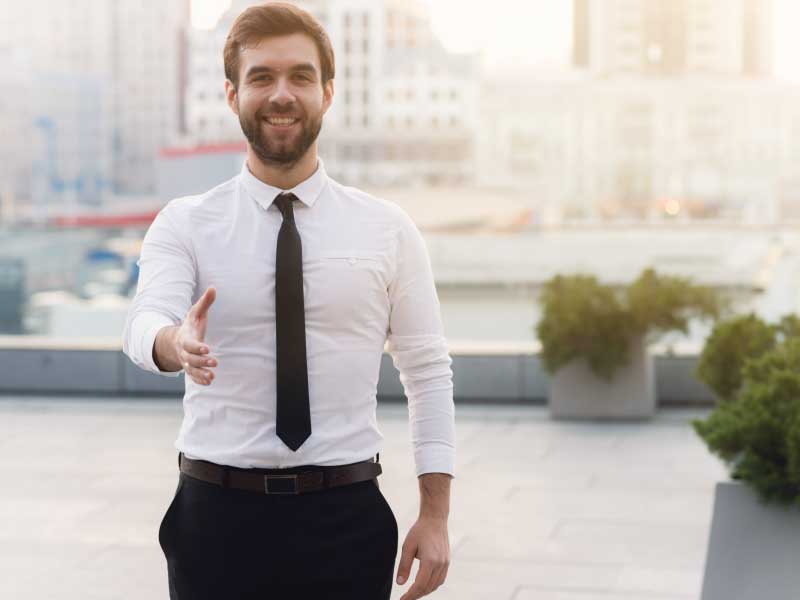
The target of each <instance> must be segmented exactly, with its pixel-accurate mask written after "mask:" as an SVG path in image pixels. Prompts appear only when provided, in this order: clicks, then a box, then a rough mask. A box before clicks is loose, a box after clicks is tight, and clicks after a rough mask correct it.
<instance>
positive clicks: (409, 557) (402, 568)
mask: <svg viewBox="0 0 800 600" xmlns="http://www.w3.org/2000/svg"><path fill="white" fill-rule="evenodd" d="M416 551H417V548H416V546H412V545H411V544H409V543H408V542H406V543H404V544H403V550H402V553H401V554H400V565H399V566H398V567H397V583H399V584H403V583H405V582H406V580H408V575H409V573H411V563H412V562H413V561H414V554H415V553H416Z"/></svg>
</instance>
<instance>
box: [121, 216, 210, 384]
mask: <svg viewBox="0 0 800 600" xmlns="http://www.w3.org/2000/svg"><path fill="white" fill-rule="evenodd" d="M175 208H176V207H175V206H174V205H173V203H170V204H168V205H167V206H165V207H164V208H163V209H161V211H160V212H159V213H158V215H157V216H156V218H155V220H154V221H153V222H152V224H151V225H150V227H149V229H148V230H147V233H146V234H145V236H144V240H143V242H142V249H141V253H140V256H139V260H138V261H137V263H136V264H137V265H139V280H138V282H137V285H136V294H135V295H134V297H133V300H132V301H131V304H130V306H129V307H128V314H127V317H126V320H125V329H124V331H123V334H122V351H123V352H124V353H125V354H126V355H127V356H128V358H130V359H131V361H132V362H133V363H134V364H135V365H136V366H138V367H140V368H142V369H144V370H147V371H151V372H153V373H158V374H160V375H165V376H167V377H178V376H179V375H180V374H181V373H182V372H183V369H181V370H180V371H162V370H160V369H159V368H158V365H156V363H155V360H153V344H154V343H155V339H156V334H158V331H159V330H160V329H162V328H163V327H167V326H171V325H179V324H180V323H181V322H182V321H183V319H184V318H185V317H186V313H187V312H189V308H191V303H192V294H193V293H194V289H195V275H196V268H195V264H196V262H195V258H194V254H193V252H192V251H191V249H190V248H191V246H190V245H188V244H187V243H186V241H184V240H183V239H182V237H183V236H182V235H181V234H180V233H181V232H180V230H179V229H178V228H177V227H176V226H175V224H174V223H173V221H172V218H171V214H174V212H175Z"/></svg>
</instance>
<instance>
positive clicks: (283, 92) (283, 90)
mask: <svg viewBox="0 0 800 600" xmlns="http://www.w3.org/2000/svg"><path fill="white" fill-rule="evenodd" d="M269 100H270V102H272V103H274V104H278V105H281V106H283V105H286V104H291V103H292V102H294V95H293V94H292V92H291V90H290V89H289V84H288V83H287V82H286V80H285V79H284V78H283V77H280V78H278V81H277V82H276V84H275V89H274V91H273V93H272V95H271V96H270V99H269Z"/></svg>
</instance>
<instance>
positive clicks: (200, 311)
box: [192, 285, 217, 319]
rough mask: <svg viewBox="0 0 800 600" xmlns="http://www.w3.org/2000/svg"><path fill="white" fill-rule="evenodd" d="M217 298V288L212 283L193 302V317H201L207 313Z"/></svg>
mask: <svg viewBox="0 0 800 600" xmlns="http://www.w3.org/2000/svg"><path fill="white" fill-rule="evenodd" d="M216 298H217V289H216V288H215V287H214V286H213V285H212V286H209V287H208V288H207V289H206V291H205V292H204V293H203V295H202V296H200V299H199V300H198V301H197V302H195V304H194V306H193V307H192V310H193V311H194V315H193V316H194V318H196V319H202V318H204V317H205V316H206V315H207V314H208V308H209V307H210V306H211V305H212V304H213V303H214V300H216Z"/></svg>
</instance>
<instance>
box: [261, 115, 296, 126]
mask: <svg viewBox="0 0 800 600" xmlns="http://www.w3.org/2000/svg"><path fill="white" fill-rule="evenodd" d="M264 120H265V121H266V122H267V123H269V124H270V125H272V126H273V127H291V126H292V125H294V124H295V123H297V122H298V121H299V120H300V119H298V118H296V117H267V118H265V119H264Z"/></svg>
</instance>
